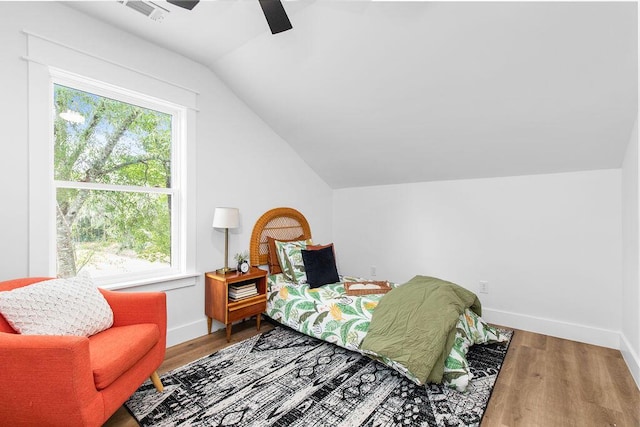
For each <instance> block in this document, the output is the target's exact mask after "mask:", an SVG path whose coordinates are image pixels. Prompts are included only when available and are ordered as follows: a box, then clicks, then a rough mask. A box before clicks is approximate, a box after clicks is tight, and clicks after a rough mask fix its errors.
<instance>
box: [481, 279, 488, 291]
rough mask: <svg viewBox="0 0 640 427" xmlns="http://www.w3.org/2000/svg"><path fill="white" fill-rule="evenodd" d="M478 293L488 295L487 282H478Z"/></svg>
mask: <svg viewBox="0 0 640 427" xmlns="http://www.w3.org/2000/svg"><path fill="white" fill-rule="evenodd" d="M480 293H481V294H488V293H489V282H487V281H486V280H481V281H480Z"/></svg>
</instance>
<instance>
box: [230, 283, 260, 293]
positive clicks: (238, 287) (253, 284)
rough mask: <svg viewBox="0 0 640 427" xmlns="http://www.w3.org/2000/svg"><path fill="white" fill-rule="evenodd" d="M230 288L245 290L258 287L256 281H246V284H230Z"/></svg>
mask: <svg viewBox="0 0 640 427" xmlns="http://www.w3.org/2000/svg"><path fill="white" fill-rule="evenodd" d="M229 289H234V290H238V291H241V290H245V289H256V284H255V282H251V283H246V284H244V285H229Z"/></svg>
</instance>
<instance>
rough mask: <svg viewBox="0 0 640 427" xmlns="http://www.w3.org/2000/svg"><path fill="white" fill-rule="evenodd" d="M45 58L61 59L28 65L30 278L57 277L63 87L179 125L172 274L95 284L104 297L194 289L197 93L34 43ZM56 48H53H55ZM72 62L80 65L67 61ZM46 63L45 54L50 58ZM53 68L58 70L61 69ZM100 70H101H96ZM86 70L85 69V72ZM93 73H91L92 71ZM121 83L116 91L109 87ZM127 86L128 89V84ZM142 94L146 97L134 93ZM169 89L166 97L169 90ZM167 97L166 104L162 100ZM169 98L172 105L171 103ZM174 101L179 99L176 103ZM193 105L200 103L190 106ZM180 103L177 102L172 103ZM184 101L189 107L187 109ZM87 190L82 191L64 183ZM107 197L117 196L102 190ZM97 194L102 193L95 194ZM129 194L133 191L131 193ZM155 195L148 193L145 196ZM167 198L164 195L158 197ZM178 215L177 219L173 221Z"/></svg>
mask: <svg viewBox="0 0 640 427" xmlns="http://www.w3.org/2000/svg"><path fill="white" fill-rule="evenodd" d="M29 41H30V46H31V45H33V46H35V47H36V48H38V49H33V50H34V51H35V50H42V52H51V50H52V49H57V50H61V52H60V51H59V52H57V53H58V55H56V57H55V59H54V58H53V57H51V58H50V61H47V60H46V58H43V60H36V59H35V58H27V59H28V60H29V274H30V276H48V277H54V276H55V275H56V262H57V261H56V224H55V220H56V219H55V203H56V198H55V196H56V185H55V182H54V173H53V161H54V159H53V157H54V156H53V147H54V135H53V122H54V114H55V108H54V101H53V93H54V92H53V87H54V86H53V85H54V84H60V85H64V86H68V87H72V88H75V89H79V90H84V91H87V92H90V93H95V94H96V95H100V96H107V97H110V98H114V99H117V100H120V101H123V102H128V103H130V104H134V105H139V106H141V107H145V108H150V109H153V110H157V111H162V112H166V113H168V114H171V115H172V116H173V118H174V120H172V159H171V161H172V172H171V173H172V189H168V190H169V191H170V194H171V196H172V197H171V200H172V230H171V233H172V235H171V240H172V248H171V257H172V267H171V268H170V269H164V270H163V271H156V272H150V273H148V274H126V275H118V276H112V277H109V278H106V277H105V278H97V279H96V280H95V281H96V283H97V284H98V285H99V286H101V287H103V288H105V289H121V288H130V287H139V286H145V287H147V288H149V290H170V289H176V288H181V287H185V286H194V285H195V284H196V279H197V277H198V276H199V273H197V272H196V271H195V261H196V260H195V248H196V244H195V242H196V236H195V234H196V233H195V194H196V190H195V127H196V123H195V116H196V110H195V96H196V94H195V93H189V92H188V91H185V90H184V89H183V88H181V87H177V86H175V85H171V84H170V83H167V82H164V81H158V80H157V79H155V78H154V77H153V76H148V75H142V74H141V73H139V72H136V71H132V70H128V69H126V67H121V66H118V65H114V64H113V63H100V61H99V60H96V58H94V57H84V56H83V55H82V54H81V53H78V52H77V51H72V50H68V49H64V48H62V47H60V46H58V45H53V44H51V46H45V45H47V44H48V43H49V42H48V41H43V40H39V39H35V40H34V39H33V38H31V37H30V38H29ZM49 44H50V43H49ZM65 55H68V58H66V59H73V61H65V58H64V56H65ZM43 56H44V54H43ZM61 56H62V57H63V58H61V62H73V63H79V64H82V65H86V67H84V70H83V71H87V70H89V71H91V72H92V70H96V73H97V74H99V76H98V77H99V79H95V78H93V77H92V76H87V74H91V72H87V73H83V75H79V74H77V73H74V72H72V71H69V70H68V69H61V68H59V67H56V66H55V65H56V64H55V62H57V58H60V57H61ZM49 62H52V63H54V65H52V64H50V63H49ZM96 62H99V63H100V64H99V65H100V67H98V68H94V67H95V65H94V64H93V63H96ZM85 63H86V64H85ZM92 64H93V65H94V67H89V65H92ZM112 75H113V77H114V80H115V81H116V82H117V85H116V84H112V83H110V82H109V81H108V80H109V77H110V76H112ZM123 82H125V83H126V84H122V83H123ZM139 87H142V88H144V89H145V93H143V92H141V91H136V90H134V88H136V89H137V88H139ZM163 89H164V90H163ZM166 94H168V96H167V97H164V96H163V95H166ZM166 98H169V99H166ZM171 98H173V99H171ZM192 99H193V101H191V100H192ZM173 101H175V102H173ZM183 101H184V102H183ZM65 184H69V185H73V186H82V184H79V183H65ZM102 187H103V189H112V188H110V187H113V186H107V185H102ZM94 188H95V187H94ZM127 188H130V187H127ZM144 190H145V192H147V191H148V189H147V188H145V189H144ZM153 191H158V192H164V189H162V190H153ZM174 215H175V219H174Z"/></svg>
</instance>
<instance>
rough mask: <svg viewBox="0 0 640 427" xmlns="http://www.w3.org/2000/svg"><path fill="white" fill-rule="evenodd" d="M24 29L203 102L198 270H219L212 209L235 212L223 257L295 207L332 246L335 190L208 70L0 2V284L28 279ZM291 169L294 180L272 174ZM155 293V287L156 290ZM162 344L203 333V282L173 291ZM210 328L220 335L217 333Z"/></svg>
mask: <svg viewBox="0 0 640 427" xmlns="http://www.w3.org/2000/svg"><path fill="white" fill-rule="evenodd" d="M23 29H27V30H29V31H31V32H34V33H37V34H40V35H44V36H47V37H50V38H51V39H54V40H56V41H60V42H63V43H67V44H69V45H71V46H73V47H76V48H78V49H81V50H83V51H86V52H91V53H92V54H94V55H99V56H101V57H104V58H107V59H109V60H111V61H115V62H117V63H120V64H123V65H126V66H128V67H132V68H134V69H137V70H142V71H145V72H148V73H150V74H153V75H154V76H157V77H160V78H162V79H165V80H167V81H169V82H172V83H175V84H179V85H182V86H185V87H188V88H191V89H194V90H196V91H197V92H199V93H200V95H199V98H198V108H199V112H198V114H197V116H198V117H197V130H196V131H197V164H196V168H197V172H196V182H197V201H196V206H197V208H196V209H197V212H196V215H195V221H196V229H197V260H196V269H197V271H198V272H199V273H203V272H205V271H210V270H213V269H215V268H218V267H221V266H222V265H223V263H224V255H223V250H224V238H223V234H222V233H221V232H219V231H215V230H213V229H212V228H211V223H212V219H213V211H214V209H215V207H216V206H235V207H238V208H239V209H240V213H241V228H240V229H238V230H234V231H233V232H232V233H231V235H230V238H229V252H230V254H231V255H233V254H234V253H235V252H238V251H240V250H244V249H248V248H249V237H250V234H251V228H252V226H253V223H254V222H255V220H256V219H257V218H258V217H259V216H260V215H261V214H262V213H263V212H264V211H266V210H268V209H271V208H273V207H277V206H291V207H294V208H296V209H298V210H300V211H302V212H303V213H304V214H305V215H307V218H308V219H309V221H310V223H311V225H312V228H313V232H314V235H315V236H317V238H318V239H319V240H328V239H329V238H330V236H331V234H332V229H331V201H332V199H331V197H332V193H331V189H330V188H329V187H328V186H327V185H326V184H325V183H324V182H323V181H322V180H320V179H319V178H318V177H317V175H316V174H315V173H314V172H312V171H311V170H310V169H309V168H308V167H307V166H306V165H305V164H304V163H302V162H301V160H300V158H299V157H298V156H297V155H296V154H295V153H294V152H293V150H292V149H291V148H290V147H289V146H288V145H287V144H286V143H285V142H284V141H283V140H282V139H281V138H280V137H278V136H277V135H276V134H274V132H273V131H272V130H270V129H269V128H268V127H267V126H266V125H265V124H264V123H263V122H262V120H261V119H259V118H258V117H257V116H256V115H255V114H253V113H252V112H251V110H250V109H249V108H247V107H246V105H244V104H243V103H242V102H240V101H239V100H238V99H237V97H235V96H234V95H233V94H232V93H231V92H230V91H229V90H228V89H227V87H226V86H225V85H224V84H223V83H221V81H220V80H219V79H218V78H217V77H216V76H215V75H214V74H213V73H212V72H211V71H210V70H208V69H206V68H205V67H203V66H201V65H199V64H197V63H195V62H192V61H190V60H187V59H185V58H184V57H182V56H179V55H177V54H174V53H171V52H169V51H167V50H164V49H162V48H160V47H158V46H155V45H152V44H150V43H148V42H146V41H143V40H141V39H138V38H136V37H134V36H131V35H129V34H127V33H124V32H122V31H119V30H117V29H115V28H113V27H110V26H108V25H105V24H103V23H101V22H99V21H96V20H94V19H92V18H90V17H88V16H85V15H83V14H81V13H79V12H77V11H75V10H73V9H70V8H68V7H66V6H64V5H62V4H59V3H52V2H0V40H2V49H0V75H1V76H2V77H3V81H4V86H3V87H4V88H3V94H2V102H1V103H0V125H2V129H3V132H2V137H1V138H2V139H1V142H0V181H1V182H2V183H3V191H2V198H1V202H0V203H1V204H0V236H2V238H1V239H0V280H7V279H11V278H16V277H23V276H27V275H28V261H29V260H28V252H29V251H28V240H29V229H28V212H29V206H28V175H29V173H28V171H29V164H28V132H27V130H28V122H27V115H28V109H29V105H28V102H27V95H28V90H29V87H28V83H27V69H28V68H27V61H25V60H23V59H21V57H22V56H25V55H27V54H28V53H27V52H26V36H25V35H24V34H23V33H22V30H23ZM291 165H296V169H295V172H294V173H284V172H281V171H280V169H279V168H278V166H286V167H287V168H286V169H287V170H290V166H291ZM152 288H153V286H152ZM167 297H168V344H169V345H171V344H175V343H178V342H182V341H185V340H187V339H190V338H194V337H196V336H200V335H204V334H205V333H206V320H205V319H206V318H205V316H204V290H203V280H202V275H200V276H199V278H198V281H197V283H196V285H195V286H190V287H185V288H181V289H175V290H170V291H168V292H167ZM215 326H216V327H220V326H221V325H219V324H217V325H215Z"/></svg>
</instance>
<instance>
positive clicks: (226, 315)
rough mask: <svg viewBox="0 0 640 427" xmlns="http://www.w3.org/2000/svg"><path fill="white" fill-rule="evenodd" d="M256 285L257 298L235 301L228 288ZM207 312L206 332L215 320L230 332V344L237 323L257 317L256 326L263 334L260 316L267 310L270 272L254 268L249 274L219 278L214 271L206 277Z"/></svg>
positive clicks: (220, 276)
mask: <svg viewBox="0 0 640 427" xmlns="http://www.w3.org/2000/svg"><path fill="white" fill-rule="evenodd" d="M250 283H255V285H256V290H257V291H258V295H252V296H249V297H247V298H244V299H241V300H238V301H233V300H230V299H229V285H239V286H242V285H246V284H250ZM204 287H205V288H204V292H205V293H204V311H205V314H206V315H207V331H208V333H209V334H210V333H211V325H212V323H213V319H215V320H217V321H218V322H220V323H223V324H224V325H225V326H226V328H227V342H229V341H231V325H232V324H233V322H235V321H236V320H241V319H246V318H247V317H252V316H257V320H256V324H257V328H258V330H260V319H261V314H262V312H264V311H265V310H266V308H267V272H266V271H265V270H262V269H259V268H256V267H251V270H249V272H248V273H246V274H239V273H237V272H232V273H228V274H218V273H216V272H215V271H212V272H209V273H205V275H204Z"/></svg>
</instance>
